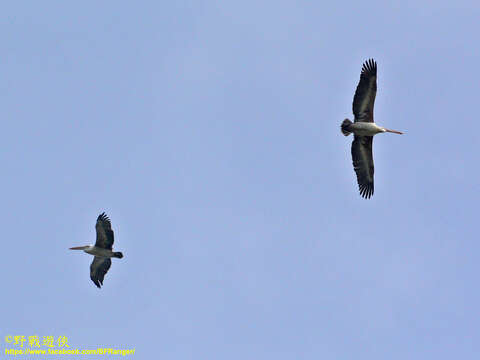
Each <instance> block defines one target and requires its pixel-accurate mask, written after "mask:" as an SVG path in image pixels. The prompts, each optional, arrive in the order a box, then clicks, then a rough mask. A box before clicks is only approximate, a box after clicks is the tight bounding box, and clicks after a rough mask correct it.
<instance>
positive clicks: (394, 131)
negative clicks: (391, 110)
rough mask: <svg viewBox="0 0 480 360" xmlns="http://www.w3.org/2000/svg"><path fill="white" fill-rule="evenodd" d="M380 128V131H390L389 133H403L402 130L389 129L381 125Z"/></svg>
mask: <svg viewBox="0 0 480 360" xmlns="http://www.w3.org/2000/svg"><path fill="white" fill-rule="evenodd" d="M381 129H382V132H390V133H394V134H399V135H403V132H401V131H397V130H391V129H387V128H384V127H382V128H381Z"/></svg>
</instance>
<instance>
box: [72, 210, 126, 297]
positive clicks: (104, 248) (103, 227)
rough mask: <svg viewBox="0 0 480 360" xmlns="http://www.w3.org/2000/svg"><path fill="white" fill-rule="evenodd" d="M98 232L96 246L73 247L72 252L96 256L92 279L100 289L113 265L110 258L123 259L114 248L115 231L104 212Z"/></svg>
mask: <svg viewBox="0 0 480 360" xmlns="http://www.w3.org/2000/svg"><path fill="white" fill-rule="evenodd" d="M95 230H96V231H97V241H96V242H95V245H87V246H77V247H72V248H70V250H83V251H85V252H86V253H87V254H91V255H94V256H95V258H94V259H93V261H92V264H91V265H90V279H92V281H93V283H94V284H95V285H96V286H97V287H98V288H99V289H100V287H101V286H102V285H103V278H104V277H105V274H106V273H107V272H108V269H110V266H111V265H112V260H110V258H112V257H115V258H119V259H121V258H122V257H123V254H122V253H121V252H114V251H113V249H112V246H113V230H112V223H111V222H110V219H109V218H108V216H107V215H106V214H105V213H104V212H103V213H101V214H100V215H99V216H98V218H97V224H96V225H95Z"/></svg>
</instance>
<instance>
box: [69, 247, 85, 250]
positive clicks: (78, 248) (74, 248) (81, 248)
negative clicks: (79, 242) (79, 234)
mask: <svg viewBox="0 0 480 360" xmlns="http://www.w3.org/2000/svg"><path fill="white" fill-rule="evenodd" d="M83 249H85V246H76V247H71V248H70V250H83Z"/></svg>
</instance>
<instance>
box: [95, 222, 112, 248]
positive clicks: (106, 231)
mask: <svg viewBox="0 0 480 360" xmlns="http://www.w3.org/2000/svg"><path fill="white" fill-rule="evenodd" d="M95 230H97V241H96V242H95V246H97V247H100V248H103V249H108V250H112V246H113V230H112V223H111V222H110V219H109V218H108V217H107V215H105V213H101V214H100V215H98V218H97V224H96V225H95Z"/></svg>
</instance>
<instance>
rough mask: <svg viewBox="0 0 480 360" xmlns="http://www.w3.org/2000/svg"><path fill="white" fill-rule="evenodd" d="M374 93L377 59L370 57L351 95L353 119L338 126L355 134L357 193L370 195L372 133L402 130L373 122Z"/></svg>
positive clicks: (354, 156) (343, 131)
mask: <svg viewBox="0 0 480 360" xmlns="http://www.w3.org/2000/svg"><path fill="white" fill-rule="evenodd" d="M376 94H377V63H376V62H375V61H374V60H373V59H369V60H367V61H365V63H364V64H363V66H362V73H361V74H360V82H359V83H358V85H357V90H356V91H355V96H354V97H353V115H354V116H355V118H354V121H353V122H351V121H350V120H349V119H345V120H343V122H342V125H341V130H342V134H343V135H345V136H348V135H350V134H351V133H353V134H354V138H353V142H352V160H353V168H354V170H355V173H356V174H357V182H358V188H359V190H360V195H361V196H363V197H364V198H365V199H369V198H370V197H371V196H372V195H373V171H374V168H373V155H372V141H373V136H374V135H376V134H379V133H384V132H391V133H395V134H403V133H402V132H400V131H397V130H390V129H386V128H384V127H381V126H378V125H377V124H375V123H374V122H373V106H374V104H375V95H376Z"/></svg>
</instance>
